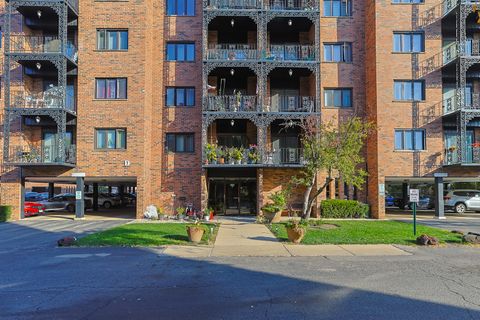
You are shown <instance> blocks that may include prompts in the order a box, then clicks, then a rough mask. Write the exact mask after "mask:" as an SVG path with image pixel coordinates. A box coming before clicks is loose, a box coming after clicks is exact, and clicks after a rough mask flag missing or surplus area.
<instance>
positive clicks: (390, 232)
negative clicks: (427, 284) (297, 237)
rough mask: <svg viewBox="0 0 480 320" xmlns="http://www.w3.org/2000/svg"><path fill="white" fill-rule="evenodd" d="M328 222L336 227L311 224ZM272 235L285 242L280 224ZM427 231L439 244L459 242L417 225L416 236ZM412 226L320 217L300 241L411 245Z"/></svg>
mask: <svg viewBox="0 0 480 320" xmlns="http://www.w3.org/2000/svg"><path fill="white" fill-rule="evenodd" d="M315 223H318V224H320V223H329V224H335V225H337V226H339V228H336V229H330V230H325V229H318V228H314V226H312V224H315ZM270 230H271V231H272V232H273V234H274V235H275V236H276V237H277V238H279V239H280V240H282V241H288V237H287V232H286V230H285V226H284V224H283V223H276V224H273V225H271V226H270ZM423 233H425V234H428V235H430V236H434V237H437V238H438V239H439V240H440V242H441V243H462V237H461V235H459V234H455V233H451V232H448V231H444V230H440V229H437V228H432V227H427V226H423V225H418V224H417V236H419V235H421V234H423ZM415 239H416V237H415V236H414V235H413V225H412V224H409V223H404V222H398V221H362V220H357V221H355V220H353V221H352V220H322V221H311V222H310V226H309V227H308V229H307V233H306V235H305V237H304V238H303V240H302V244H381V243H384V244H407V245H409V244H414V243H415Z"/></svg>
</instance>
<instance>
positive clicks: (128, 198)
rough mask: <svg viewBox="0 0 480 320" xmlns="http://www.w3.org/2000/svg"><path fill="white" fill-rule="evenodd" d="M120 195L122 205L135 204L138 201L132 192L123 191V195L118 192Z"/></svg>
mask: <svg viewBox="0 0 480 320" xmlns="http://www.w3.org/2000/svg"><path fill="white" fill-rule="evenodd" d="M118 196H120V199H121V201H122V205H124V206H126V205H130V204H132V205H134V204H135V203H136V202H137V197H136V196H135V195H133V194H131V193H123V194H122V195H120V194H118Z"/></svg>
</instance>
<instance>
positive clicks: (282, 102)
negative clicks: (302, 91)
mask: <svg viewBox="0 0 480 320" xmlns="http://www.w3.org/2000/svg"><path fill="white" fill-rule="evenodd" d="M263 111H264V112H309V113H310V112H316V111H317V109H316V106H315V97H308V96H279V95H276V96H273V97H270V98H269V104H268V105H266V106H264V108H263Z"/></svg>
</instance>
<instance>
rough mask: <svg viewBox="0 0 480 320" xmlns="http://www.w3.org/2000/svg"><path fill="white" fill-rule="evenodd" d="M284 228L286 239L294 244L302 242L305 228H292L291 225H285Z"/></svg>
mask: <svg viewBox="0 0 480 320" xmlns="http://www.w3.org/2000/svg"><path fill="white" fill-rule="evenodd" d="M286 229H287V235H288V240H290V241H291V242H293V243H296V244H298V243H300V242H302V239H303V237H304V236H305V229H303V228H292V227H286Z"/></svg>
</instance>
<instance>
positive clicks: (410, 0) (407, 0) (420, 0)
mask: <svg viewBox="0 0 480 320" xmlns="http://www.w3.org/2000/svg"><path fill="white" fill-rule="evenodd" d="M392 3H395V4H398V3H423V0H392Z"/></svg>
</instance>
